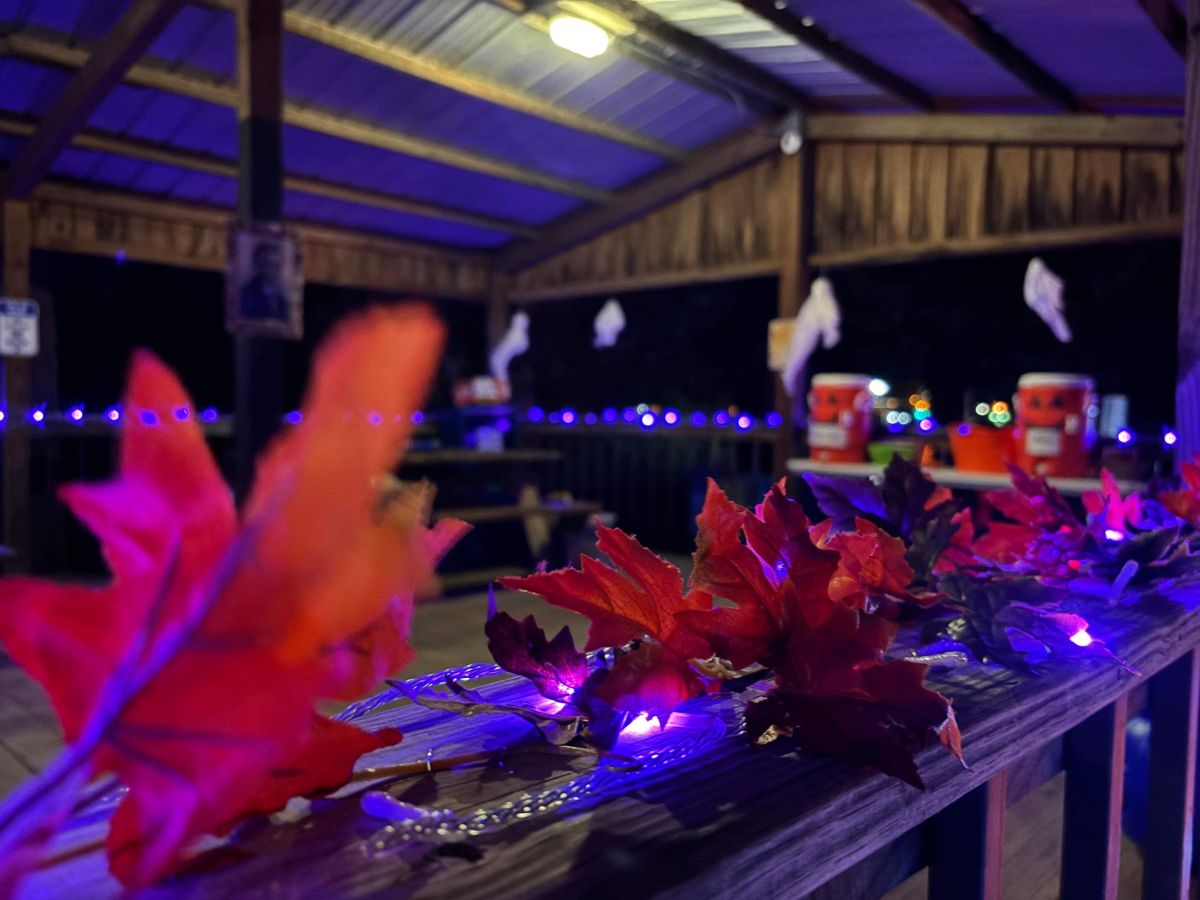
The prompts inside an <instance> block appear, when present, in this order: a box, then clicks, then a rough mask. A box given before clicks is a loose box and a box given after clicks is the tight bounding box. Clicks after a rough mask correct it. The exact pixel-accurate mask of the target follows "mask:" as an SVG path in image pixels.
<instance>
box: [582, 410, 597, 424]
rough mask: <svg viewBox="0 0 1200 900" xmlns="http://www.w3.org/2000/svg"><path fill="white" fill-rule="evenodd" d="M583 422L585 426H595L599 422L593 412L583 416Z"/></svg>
mask: <svg viewBox="0 0 1200 900" xmlns="http://www.w3.org/2000/svg"><path fill="white" fill-rule="evenodd" d="M583 421H584V423H585V424H587V425H595V424H596V422H597V421H599V420H598V419H597V418H596V414H595V413H594V412H590V413H584V414H583Z"/></svg>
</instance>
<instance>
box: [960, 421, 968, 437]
mask: <svg viewBox="0 0 1200 900" xmlns="http://www.w3.org/2000/svg"><path fill="white" fill-rule="evenodd" d="M958 433H959V434H961V435H962V436H963V437H966V436H967V435H968V434H970V433H971V426H970V425H968V424H967V423H966V422H963V423H962V424H961V425H959V426H958Z"/></svg>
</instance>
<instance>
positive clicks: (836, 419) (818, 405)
mask: <svg viewBox="0 0 1200 900" xmlns="http://www.w3.org/2000/svg"><path fill="white" fill-rule="evenodd" d="M870 383H871V376H869V375H849V374H846V373H844V372H823V373H821V374H819V375H814V376H813V379H812V388H811V389H810V390H809V392H808V451H809V456H811V457H812V458H813V459H817V460H821V461H822V462H862V461H863V460H864V459H866V458H867V441H868V440H869V439H870V437H871V413H872V410H873V409H874V406H875V402H874V400H873V399H872V398H871V392H870V390H869V389H868V385H869V384H870Z"/></svg>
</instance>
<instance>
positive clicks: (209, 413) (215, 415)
mask: <svg viewBox="0 0 1200 900" xmlns="http://www.w3.org/2000/svg"><path fill="white" fill-rule="evenodd" d="M219 418H221V414H220V413H219V412H217V411H216V410H215V409H214V408H213V407H211V406H210V407H208V409H202V410H200V421H201V422H209V423H212V422H215V421H217V419H219Z"/></svg>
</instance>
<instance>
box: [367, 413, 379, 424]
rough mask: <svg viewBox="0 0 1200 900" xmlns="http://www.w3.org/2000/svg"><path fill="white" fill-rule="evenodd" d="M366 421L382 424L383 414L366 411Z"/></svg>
mask: <svg viewBox="0 0 1200 900" xmlns="http://www.w3.org/2000/svg"><path fill="white" fill-rule="evenodd" d="M367 421H368V422H370V423H371V424H372V425H382V424H383V416H382V415H381V414H380V413H377V412H373V413H368V414H367Z"/></svg>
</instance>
